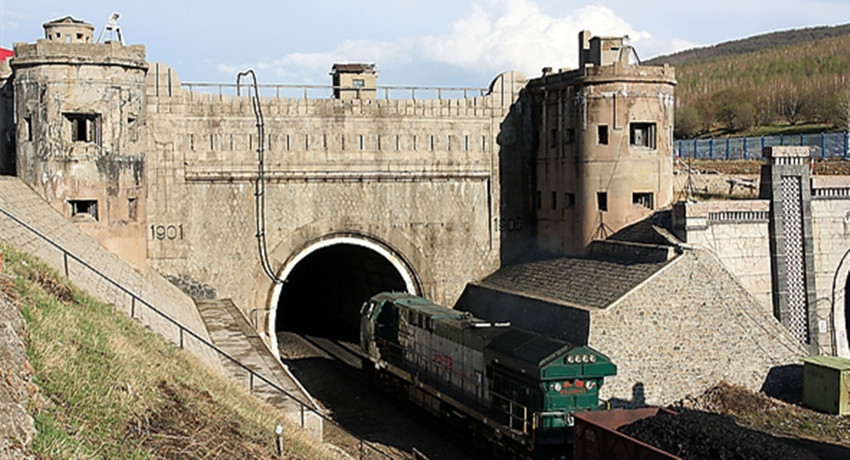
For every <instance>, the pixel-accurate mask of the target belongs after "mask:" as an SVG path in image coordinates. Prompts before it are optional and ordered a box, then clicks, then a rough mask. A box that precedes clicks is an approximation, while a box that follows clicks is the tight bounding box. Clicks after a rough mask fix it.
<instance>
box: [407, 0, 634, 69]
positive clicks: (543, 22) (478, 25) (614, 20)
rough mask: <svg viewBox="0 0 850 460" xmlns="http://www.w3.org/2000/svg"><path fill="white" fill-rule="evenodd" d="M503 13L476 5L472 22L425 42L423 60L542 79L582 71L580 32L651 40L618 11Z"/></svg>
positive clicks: (500, 3) (500, 5)
mask: <svg viewBox="0 0 850 460" xmlns="http://www.w3.org/2000/svg"><path fill="white" fill-rule="evenodd" d="M490 5H491V6H492V7H494V8H493V9H498V10H500V11H499V12H500V15H499V16H498V17H496V18H495V19H494V18H492V17H491V14H490V13H489V12H488V11H487V10H485V9H484V8H482V7H481V6H478V5H476V7H475V11H474V13H473V15H472V17H470V18H468V19H464V20H460V21H458V22H456V23H455V26H454V29H453V30H452V33H451V34H448V35H442V36H436V37H426V38H424V39H423V42H424V44H425V49H424V53H423V55H424V56H425V57H427V58H429V59H431V60H434V61H437V62H443V63H448V64H453V65H457V66H461V67H470V68H483V69H485V70H487V71H489V72H490V73H492V74H495V73H496V72H500V71H503V70H511V69H513V70H520V71H522V72H523V73H526V74H527V75H536V74H537V73H539V71H540V69H541V68H543V67H546V66H549V67H554V68H560V67H575V66H577V64H578V63H577V54H578V33H579V31H581V30H590V31H591V32H593V34H594V35H616V36H621V35H629V36H630V37H631V39H632V42H638V41H640V40H641V39H646V38H649V36H650V35H649V33H648V32H646V31H638V30H635V29H634V28H633V27H632V26H630V25H629V24H628V23H626V21H624V20H623V19H622V18H620V17H618V16H617V15H616V14H614V12H613V11H612V10H610V9H609V8H605V7H602V6H586V7H583V8H581V9H579V10H577V11H576V12H575V13H573V14H568V15H565V16H561V17H552V16H548V15H546V14H544V13H542V12H541V11H540V9H539V8H538V7H537V5H536V4H535V3H533V2H531V1H529V0H492V1H491V2H490Z"/></svg>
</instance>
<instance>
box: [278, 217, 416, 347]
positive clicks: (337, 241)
mask: <svg viewBox="0 0 850 460" xmlns="http://www.w3.org/2000/svg"><path fill="white" fill-rule="evenodd" d="M337 245H350V246H358V247H362V248H366V249H369V250H371V251H373V252H375V253H377V254H378V255H380V256H381V257H382V258H383V259H384V260H386V261H387V262H389V264H390V265H392V267H393V268H395V270H396V272H397V273H398V274H399V276H401V278H402V280H403V281H404V285H405V290H406V291H407V292H409V293H411V294H422V289H423V287H422V282H421V280H420V278H419V276H418V275H417V274H416V272H415V270H414V268H413V267H412V266H411V264H410V262H409V261H408V260H407V258H405V257H404V255H402V254H401V252H400V251H399V250H398V249H396V248H393V247H392V246H390V245H389V244H387V243H386V242H384V241H381V240H379V239H377V238H375V237H373V236H370V235H367V234H363V233H357V232H336V233H330V234H327V235H324V236H322V237H320V238H317V239H314V240H312V241H309V242H307V243H306V244H303V245H302V246H301V247H300V248H298V249H297V250H295V251H293V252H292V253H291V255H290V257H289V258H288V259H287V260H286V261H285V262H284V263H283V264H282V265H281V269H280V271H279V272H278V280H280V282H275V283H273V284H272V287H271V293H270V295H269V297H268V303H267V304H266V308H267V310H266V317H267V318H268V320H267V321H266V322H265V333H266V336H267V337H268V338H269V342H270V344H271V349H272V352H273V353H274V355H275V356H276V357H277V358H280V350H279V349H278V346H277V313H278V308H279V304H280V301H281V292H282V290H283V283H285V282H286V280H287V279H288V277H289V275H290V274H291V273H292V272H293V270H295V268H296V267H297V266H298V264H299V263H301V262H303V261H304V260H305V259H307V258H308V257H309V256H310V255H312V254H314V253H315V252H316V251H319V250H321V249H325V248H329V247H332V246H337ZM416 252H418V251H416Z"/></svg>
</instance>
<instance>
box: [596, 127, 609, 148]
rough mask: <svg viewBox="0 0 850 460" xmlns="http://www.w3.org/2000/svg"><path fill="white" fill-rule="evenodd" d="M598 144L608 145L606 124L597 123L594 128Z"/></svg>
mask: <svg viewBox="0 0 850 460" xmlns="http://www.w3.org/2000/svg"><path fill="white" fill-rule="evenodd" d="M596 131H597V133H598V140H599V144H602V145H608V125H599V126H597V128H596Z"/></svg>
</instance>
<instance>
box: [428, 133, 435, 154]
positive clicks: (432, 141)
mask: <svg viewBox="0 0 850 460" xmlns="http://www.w3.org/2000/svg"><path fill="white" fill-rule="evenodd" d="M428 143H429V148H430V150H432V151H433V150H434V135H433V134H432V135H431V136H430V137H429V138H428Z"/></svg>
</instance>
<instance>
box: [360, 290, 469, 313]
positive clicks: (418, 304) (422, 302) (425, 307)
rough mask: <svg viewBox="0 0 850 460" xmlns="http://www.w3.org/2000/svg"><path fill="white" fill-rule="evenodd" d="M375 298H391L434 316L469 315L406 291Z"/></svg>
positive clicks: (409, 307)
mask: <svg viewBox="0 0 850 460" xmlns="http://www.w3.org/2000/svg"><path fill="white" fill-rule="evenodd" d="M373 298H374V299H378V300H390V301H392V302H393V303H394V304H396V305H400V306H404V307H405V308H408V309H410V310H415V311H418V312H420V313H424V314H426V315H428V316H430V317H432V318H456V319H461V318H463V317H464V316H468V315H469V313H467V312H463V311H460V310H453V309H451V308H446V307H444V306H442V305H437V304H435V303H433V302H431V301H430V300H428V299H426V298H424V297H419V296H415V295H412V294H408V293H406V292H387V293H381V294H378V295H376V296H375V297H373Z"/></svg>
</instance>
